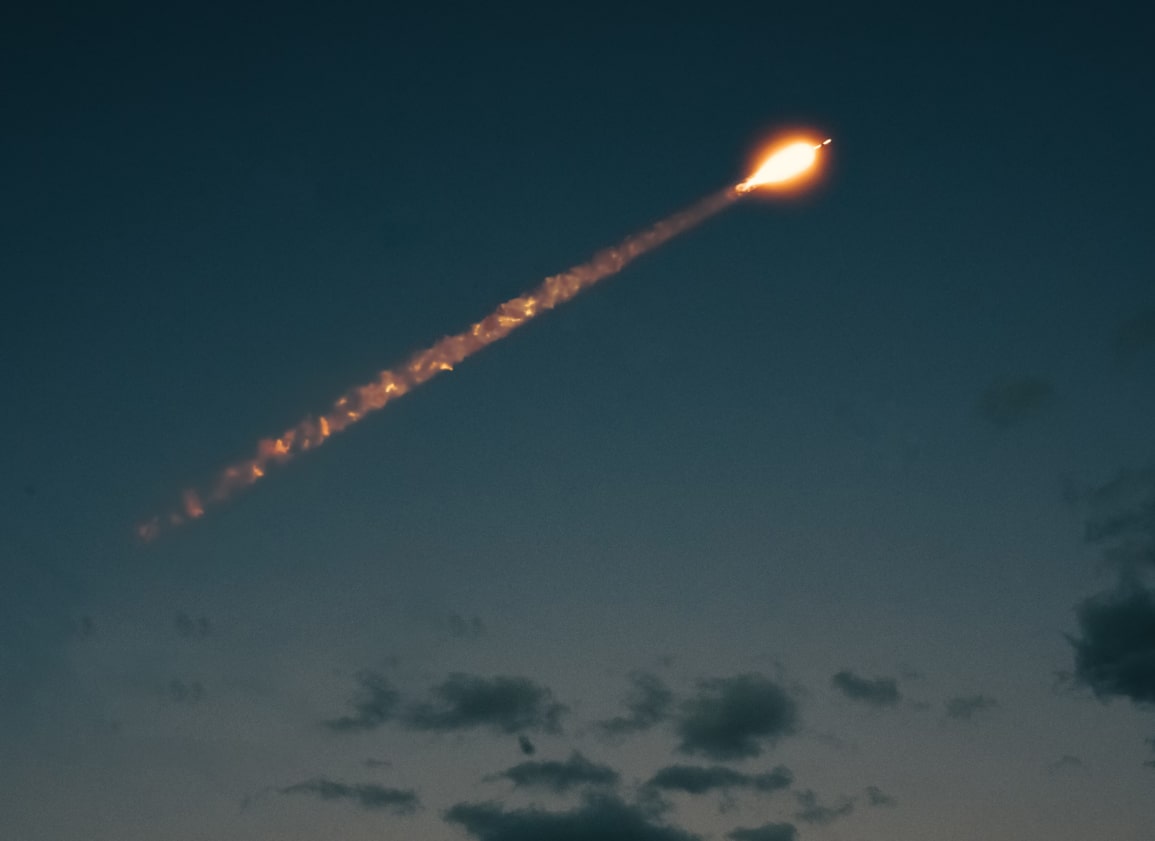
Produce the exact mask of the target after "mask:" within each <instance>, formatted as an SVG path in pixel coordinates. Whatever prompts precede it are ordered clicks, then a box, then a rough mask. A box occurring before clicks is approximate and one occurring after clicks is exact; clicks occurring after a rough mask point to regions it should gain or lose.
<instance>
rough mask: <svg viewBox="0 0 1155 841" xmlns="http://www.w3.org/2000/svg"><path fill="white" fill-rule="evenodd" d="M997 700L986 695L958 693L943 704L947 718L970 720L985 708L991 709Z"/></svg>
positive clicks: (995, 705)
mask: <svg viewBox="0 0 1155 841" xmlns="http://www.w3.org/2000/svg"><path fill="white" fill-rule="evenodd" d="M998 705H999V702H998V701H996V700H995V699H994V698H991V697H989V696H987V695H959V696H957V697H954V698H949V699H948V700H947V702H946V704H945V706H946V714H947V717H948V718H953V719H957V720H959V721H970V720H971V719H972V718H974V717H975V716H976V715H978V714H979V713H981V712H985V711H986V710H992V709H994V708H995V707H997V706H998Z"/></svg>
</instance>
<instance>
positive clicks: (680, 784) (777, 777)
mask: <svg viewBox="0 0 1155 841" xmlns="http://www.w3.org/2000/svg"><path fill="white" fill-rule="evenodd" d="M793 782H794V775H793V774H792V773H790V769H788V768H785V767H783V766H781V765H779V766H778V767H777V768H775V769H774V770H772V771H767V772H766V773H764V774H743V773H742V772H740V771H735V770H734V769H733V768H726V767H725V766H722V765H713V766H709V767H703V766H698V765H668V766H666V767H665V768H662V769H661V770H659V771H658V772H657V773H656V774H654V776H653V777H652V778H651V779H650V781H649V782H648V783H646V785H647V786H650V787H651V788H657V789H661V790H663V791H682V792H686V793H687V794H706V793H707V792H710V791H714V790H722V791H728V790H730V789H734V788H748V789H753V790H755V791H759V792H764V793H769V792H773V791H778V790H779V789H784V788H789V787H790V784H791V783H793Z"/></svg>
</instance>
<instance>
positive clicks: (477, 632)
mask: <svg viewBox="0 0 1155 841" xmlns="http://www.w3.org/2000/svg"><path fill="white" fill-rule="evenodd" d="M448 622H449V633H450V634H451V635H452V636H455V637H457V638H458V639H468V640H475V639H480V638H481V637H483V636H485V623H484V622H482V621H481V619H480V618H479V617H477V616H470V617H465V616H462V615H461V614H460V613H451V614H449V620H448Z"/></svg>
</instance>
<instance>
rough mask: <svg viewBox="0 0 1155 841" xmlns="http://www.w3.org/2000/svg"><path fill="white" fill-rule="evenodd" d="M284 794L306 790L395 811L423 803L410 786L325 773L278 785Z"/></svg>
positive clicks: (406, 810)
mask: <svg viewBox="0 0 1155 841" xmlns="http://www.w3.org/2000/svg"><path fill="white" fill-rule="evenodd" d="M277 791H278V792H279V793H281V794H306V795H312V796H314V797H319V798H321V799H322V800H349V801H351V802H353V803H355V804H357V805H358V806H360V807H361V808H362V809H374V810H378V809H380V810H385V811H389V812H392V813H393V814H395V815H411V814H413V813H414V812H415V811H417V808H418V807H419V806H420V805H421V801H420V800H419V799H418V797H417V793H416V792H414V791H412V790H410V789H399V788H386V787H384V786H379V785H377V784H376V783H358V784H355V785H349V784H347V783H339V782H336V781H334V780H329V779H326V778H325V777H315V778H314V779H311V780H306V781H305V782H303V783H297V784H296V785H291V786H287V787H285V788H280V789H277Z"/></svg>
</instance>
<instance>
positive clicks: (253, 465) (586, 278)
mask: <svg viewBox="0 0 1155 841" xmlns="http://www.w3.org/2000/svg"><path fill="white" fill-rule="evenodd" d="M829 142H830V141H829V140H827V141H826V143H829ZM823 145H825V144H822V143H820V144H817V145H813V144H812V143H810V142H803V141H799V142H795V143H792V144H790V145H787V146H783V147H781V148H780V149H779V150H777V151H776V152H774V153H773V154H771V155H770V157H769V158H767V159H766V161H765V162H764V163H763V164H762V165H761V166H760V168H759V169H758V170H757V171H756V172H755V173H754V174H753V175H751V176H750V178H748V179H746V180H745V181H743V182H742V183H741V184H738V185H735V186H733V187H727V188H726V189H725V190H722V191H720V192H717V193H715V194H713V195H711V196H708V197H706V198H705V199H702V200H701V201H699V202H698V203H697V204H694V205H692V206H691V207H689V208H687V209H686V210H683V211H681V212H680V213H675V214H674V215H672V216H669V217H667V218H665V219H663V220H662V221H660V222H657V223H656V224H654V225H652V226H651V227H649V228H647V229H646V230H644V231H642V232H641V233H638V234H634V235H632V236H629V237H627V238H626V239H624V240H623V241H622V242H621V243H619V244H618V245H616V246H614V247H613V248H607V249H605V250H603V251H599V252H598V253H597V254H595V255H594V256H593V258H592V259H590V260H589V261H588V262H585V263H582V264H581V265H579V266H575V267H574V268H572V269H570V270H569V271H567V272H563V273H562V274H557V275H553V276H552V277H548V278H546V279H545V280H544V281H543V282H542V283H541V284H540V285H539V286H538V287H537V288H536V289H534V290H533V291H532V292H528V293H526V294H525V295H521V296H519V297H517V298H513V299H511V300H509V301H506V302H505V303H504V304H502V305H501V306H499V307H498V308H497V309H496V310H494V311H493V312H492V313H491V314H490V315H488V316H487V317H486V318H484V319H482V320H481V321H479V322H477V323H476V324H474V325H473V326H472V327H470V328H469V329H468V330H465V331H463V332H461V333H458V334H456V335H453V336H446V337H445V338H443V339H441V340H440V341H438V342H437V343H435V344H434V345H433V346H432V347H430V348H428V349H427V350H423V351H421V352H420V353H417V354H415V355H414V356H413V357H412V358H410V359H409V361H408V362H406V363H405V364H403V365H400V366H398V367H396V368H390V369H388V370H386V371H382V372H381V373H380V374H379V375H378V377H377V379H376V380H374V381H373V382H371V383H368V384H366V385H362V386H358V387H357V388H354V389H351V390H350V391H348V392H346V393H345V394H343V395H342V396H341V397H340V398H339V399H338V400H337V401H336V402H335V403H333V405H332V406H331V407H330V408H329V410H328V411H327V412H325V413H324V414H322V415H319V416H317V417H316V418H313V417H307V418H305V419H304V420H302V421H301V422H300V423H298V424H297V425H296V426H293V427H291V428H289V429H287V430H286V431H285V432H283V433H282V434H281V435H280V436H279V437H277V438H265V439H262V440H261V441H259V442H258V443H257V451H256V453H255V454H254V455H253V456H252V457H250V458H247V459H244V460H243V461H239V462H236V463H234V464H231V465H229V466H228V467H226V468H225V469H224V470H222V471H221V473H220V475H219V476H218V477H217V480H216V482H215V483H214V484H212V485H211V486H210V487H209V488H207V489H204V490H196V489H191V488H190V489H188V490H186V491H185V492H184V494H183V505H182V506H181V508H180V509H179V510H175V511H172V512H171V513H169V514H167V515H165V516H157V517H153V518H152V519H151V520H149V521H148V522H146V523H144V524H142V525H140V526H138V527H137V534H138V536H139V537H140V538H141V539H143V540H146V541H148V540H152V539H153V538H155V537H156V536H157V535H158V534H159V533H160V532H161V530H163V529H164V528H166V527H172V526H179V525H181V524H182V523H185V522H187V521H188V520H192V519H196V518H197V517H200V516H202V515H203V514H204V512H205V507H206V506H208V505H214V504H218V503H221V502H224V501H225V500H227V499H229V497H231V496H232V495H233V494H234V493H235V492H236V491H237V490H239V489H241V488H244V487H247V486H248V485H252V484H253V483H255V482H257V481H258V480H259V479H260V478H261V477H263V476H264V475H265V473H266V471H267V470H268V469H269V467H270V466H271V465H273V464H278V463H281V462H285V461H288V460H289V459H291V458H293V457H294V456H295V455H297V454H299V453H303V452H305V451H306V450H311V449H313V448H314V447H319V446H320V445H321V444H323V443H324V442H325V441H326V440H327V439H328V438H329V437H330V436H331V435H333V434H335V433H337V432H340V431H341V430H343V429H346V428H348V427H350V426H352V425H353V424H355V423H357V421H359V420H361V419H362V418H363V417H365V416H366V415H368V414H369V413H370V412H375V411H377V410H378V409H381V408H383V407H384V406H385V405H386V404H388V403H389V402H391V401H392V400H395V399H396V398H398V397H400V396H402V395H403V394H407V393H408V392H410V391H412V390H413V389H415V388H416V387H417V386H419V385H421V384H422V383H425V382H428V381H429V380H431V379H433V377H435V376H437V375H438V374H440V373H441V372H442V371H452V370H453V366H454V365H457V364H458V363H459V362H462V361H464V360H465V359H468V358H469V357H470V356H472V355H473V354H475V353H477V351H479V350H481V349H482V348H483V347H485V346H486V345H490V344H492V343H493V342H496V341H497V340H498V339H503V338H505V337H506V336H508V335H509V334H510V333H512V332H513V331H514V330H516V329H517V328H518V327H520V326H521V325H523V324H525V323H526V322H528V321H530V320H531V319H533V318H535V317H536V316H538V315H540V314H541V313H543V312H547V311H549V310H551V309H553V308H554V307H556V306H557V305H558V304H563V303H565V302H566V301H568V300H569V299H570V298H573V297H574V296H575V295H577V294H578V293H579V292H581V291H582V290H583V289H586V288H587V287H590V286H592V285H593V284H595V283H597V282H598V281H599V280H602V279H604V278H606V277H609V276H610V275H614V274H617V273H618V272H620V271H621V270H622V269H623V268H625V267H626V266H627V265H629V263H631V262H632V261H633V260H635V259H636V258H638V257H640V256H641V255H643V254H645V253H646V252H648V251H652V250H653V249H655V248H657V247H658V246H660V245H662V244H663V243H666V242H668V241H669V240H671V239H673V238H674V237H676V236H678V235H679V234H681V233H684V232H685V231H687V230H689V229H690V228H693V227H695V226H696V225H699V224H701V223H702V222H703V221H705V220H706V219H708V218H710V217H711V216H713V215H714V214H716V213H718V212H719V211H721V210H722V209H724V208H726V207H728V206H729V205H730V204H731V203H733V202H734V201H735V200H736V199H738V198H741V197H742V196H743V195H745V194H747V193H749V192H751V191H752V190H754V189H755V188H758V187H763V186H770V185H774V184H779V183H784V182H785V181H787V180H790V179H793V178H794V177H796V176H798V175H800V174H801V173H803V172H804V171H806V170H807V169H809V167H810V166H811V165H812V164H813V162H814V155H815V150H817V149H820V148H821V147H822V146H823Z"/></svg>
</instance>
